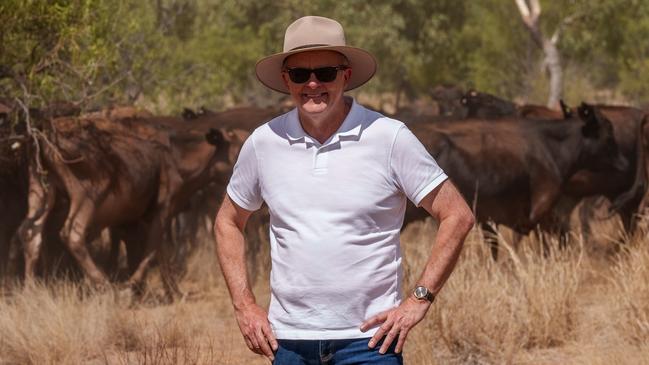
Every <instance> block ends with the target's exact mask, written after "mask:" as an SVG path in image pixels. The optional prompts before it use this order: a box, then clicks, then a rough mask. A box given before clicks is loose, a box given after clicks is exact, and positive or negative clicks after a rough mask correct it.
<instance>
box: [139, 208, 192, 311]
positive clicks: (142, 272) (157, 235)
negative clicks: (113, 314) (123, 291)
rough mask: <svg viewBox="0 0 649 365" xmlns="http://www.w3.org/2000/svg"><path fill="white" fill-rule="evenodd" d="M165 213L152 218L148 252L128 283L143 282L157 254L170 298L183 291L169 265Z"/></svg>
mask: <svg viewBox="0 0 649 365" xmlns="http://www.w3.org/2000/svg"><path fill="white" fill-rule="evenodd" d="M162 215H164V213H162V214H160V215H158V216H157V217H156V218H155V219H153V220H152V222H151V225H150V226H149V233H148V234H147V245H146V252H145V254H144V259H143V260H142V261H141V262H140V264H139V266H138V268H137V270H135V272H134V273H133V275H132V276H131V278H130V279H129V280H128V285H129V286H131V287H138V286H140V285H141V284H142V282H143V281H144V279H145V277H146V273H147V270H148V268H149V265H150V264H151V261H153V259H154V258H155V257H156V256H157V258H158V263H159V265H160V277H161V279H162V283H163V285H164V287H165V293H166V294H167V297H168V298H169V299H173V298H174V296H176V295H177V296H179V297H180V296H182V292H181V291H180V289H179V288H178V285H177V283H176V282H175V280H174V279H173V277H172V275H171V272H170V271H171V270H170V267H169V260H170V253H169V247H168V245H166V244H165V242H164V239H165V232H167V231H168V230H167V229H166V228H163V226H164V227H166V226H165V225H164V224H163V223H162V222H163V221H166V222H169V220H165V219H163V218H162V217H161V216H162Z"/></svg>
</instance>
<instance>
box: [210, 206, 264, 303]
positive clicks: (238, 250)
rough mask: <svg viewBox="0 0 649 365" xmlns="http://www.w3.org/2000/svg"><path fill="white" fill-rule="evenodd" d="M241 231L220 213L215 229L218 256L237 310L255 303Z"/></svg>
mask: <svg viewBox="0 0 649 365" xmlns="http://www.w3.org/2000/svg"><path fill="white" fill-rule="evenodd" d="M241 229H243V227H242V228H241ZM241 229H240V228H239V227H238V226H237V225H236V223H235V222H234V221H232V220H227V219H223V218H222V217H221V216H220V213H219V216H218V217H217V219H216V222H215V229H214V231H215V236H216V254H217V257H218V259H219V264H220V265H221V270H222V271H223V276H224V278H225V282H226V284H227V286H228V290H229V291H230V297H231V298H232V304H233V305H234V307H235V308H237V309H240V308H242V307H244V306H246V305H248V304H251V303H255V296H254V294H253V293H252V289H251V288H250V282H249V280H248V273H247V270H246V257H245V241H244V236H243V233H242V232H241Z"/></svg>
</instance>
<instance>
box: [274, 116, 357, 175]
mask: <svg viewBox="0 0 649 365" xmlns="http://www.w3.org/2000/svg"><path fill="white" fill-rule="evenodd" d="M356 117H357V116H356V115H353V114H352V113H351V112H350V115H348V116H347V118H345V120H344V121H343V123H342V124H341V126H340V129H339V130H338V131H336V132H335V133H334V134H333V135H332V136H331V137H329V139H328V140H327V141H325V143H323V144H320V142H318V140H316V139H315V138H313V137H311V136H310V135H308V134H307V133H306V132H305V131H304V129H303V128H302V125H301V124H300V121H299V119H298V118H297V113H295V114H294V115H292V116H291V117H290V118H291V119H290V120H289V122H290V123H292V124H293V125H291V126H290V127H289V131H287V133H286V135H287V139H288V142H289V144H290V145H293V144H296V143H304V144H305V148H306V149H307V150H309V149H311V148H313V165H312V170H311V172H312V173H313V174H314V175H324V174H326V173H327V171H328V169H327V167H328V162H329V153H330V152H331V151H332V150H336V149H340V148H342V147H343V142H351V141H358V139H359V138H358V137H359V134H360V131H361V126H360V125H357V126H355V127H354V128H351V129H349V130H347V131H345V130H344V129H345V127H346V125H347V124H349V122H348V121H354V119H355V118H356Z"/></svg>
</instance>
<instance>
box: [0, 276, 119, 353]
mask: <svg viewBox="0 0 649 365" xmlns="http://www.w3.org/2000/svg"><path fill="white" fill-rule="evenodd" d="M2 299H3V300H2V301H0V357H1V358H0V361H2V362H6V363H17V364H78V363H82V362H83V361H84V360H86V359H90V358H94V357H98V356H100V355H101V354H102V352H103V351H104V349H105V345H106V344H107V343H110V342H111V339H112V336H113V334H112V331H111V323H113V322H114V321H115V319H116V318H117V317H118V310H119V309H118V307H117V306H116V305H115V301H114V299H113V296H112V295H111V294H110V293H98V292H94V291H92V290H90V289H88V288H84V287H80V286H79V285H74V284H71V283H69V282H62V283H57V284H54V285H49V286H45V285H44V284H41V283H35V284H33V285H27V286H25V287H24V288H23V289H21V290H20V291H17V292H14V293H13V294H12V295H11V296H9V297H5V298H2Z"/></svg>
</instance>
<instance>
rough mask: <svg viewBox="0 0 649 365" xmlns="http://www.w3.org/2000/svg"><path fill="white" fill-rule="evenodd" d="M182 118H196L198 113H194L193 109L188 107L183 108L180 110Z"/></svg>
mask: <svg viewBox="0 0 649 365" xmlns="http://www.w3.org/2000/svg"><path fill="white" fill-rule="evenodd" d="M182 116H183V119H196V118H198V114H196V112H195V111H193V110H191V109H189V108H184V109H183V112H182Z"/></svg>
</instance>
